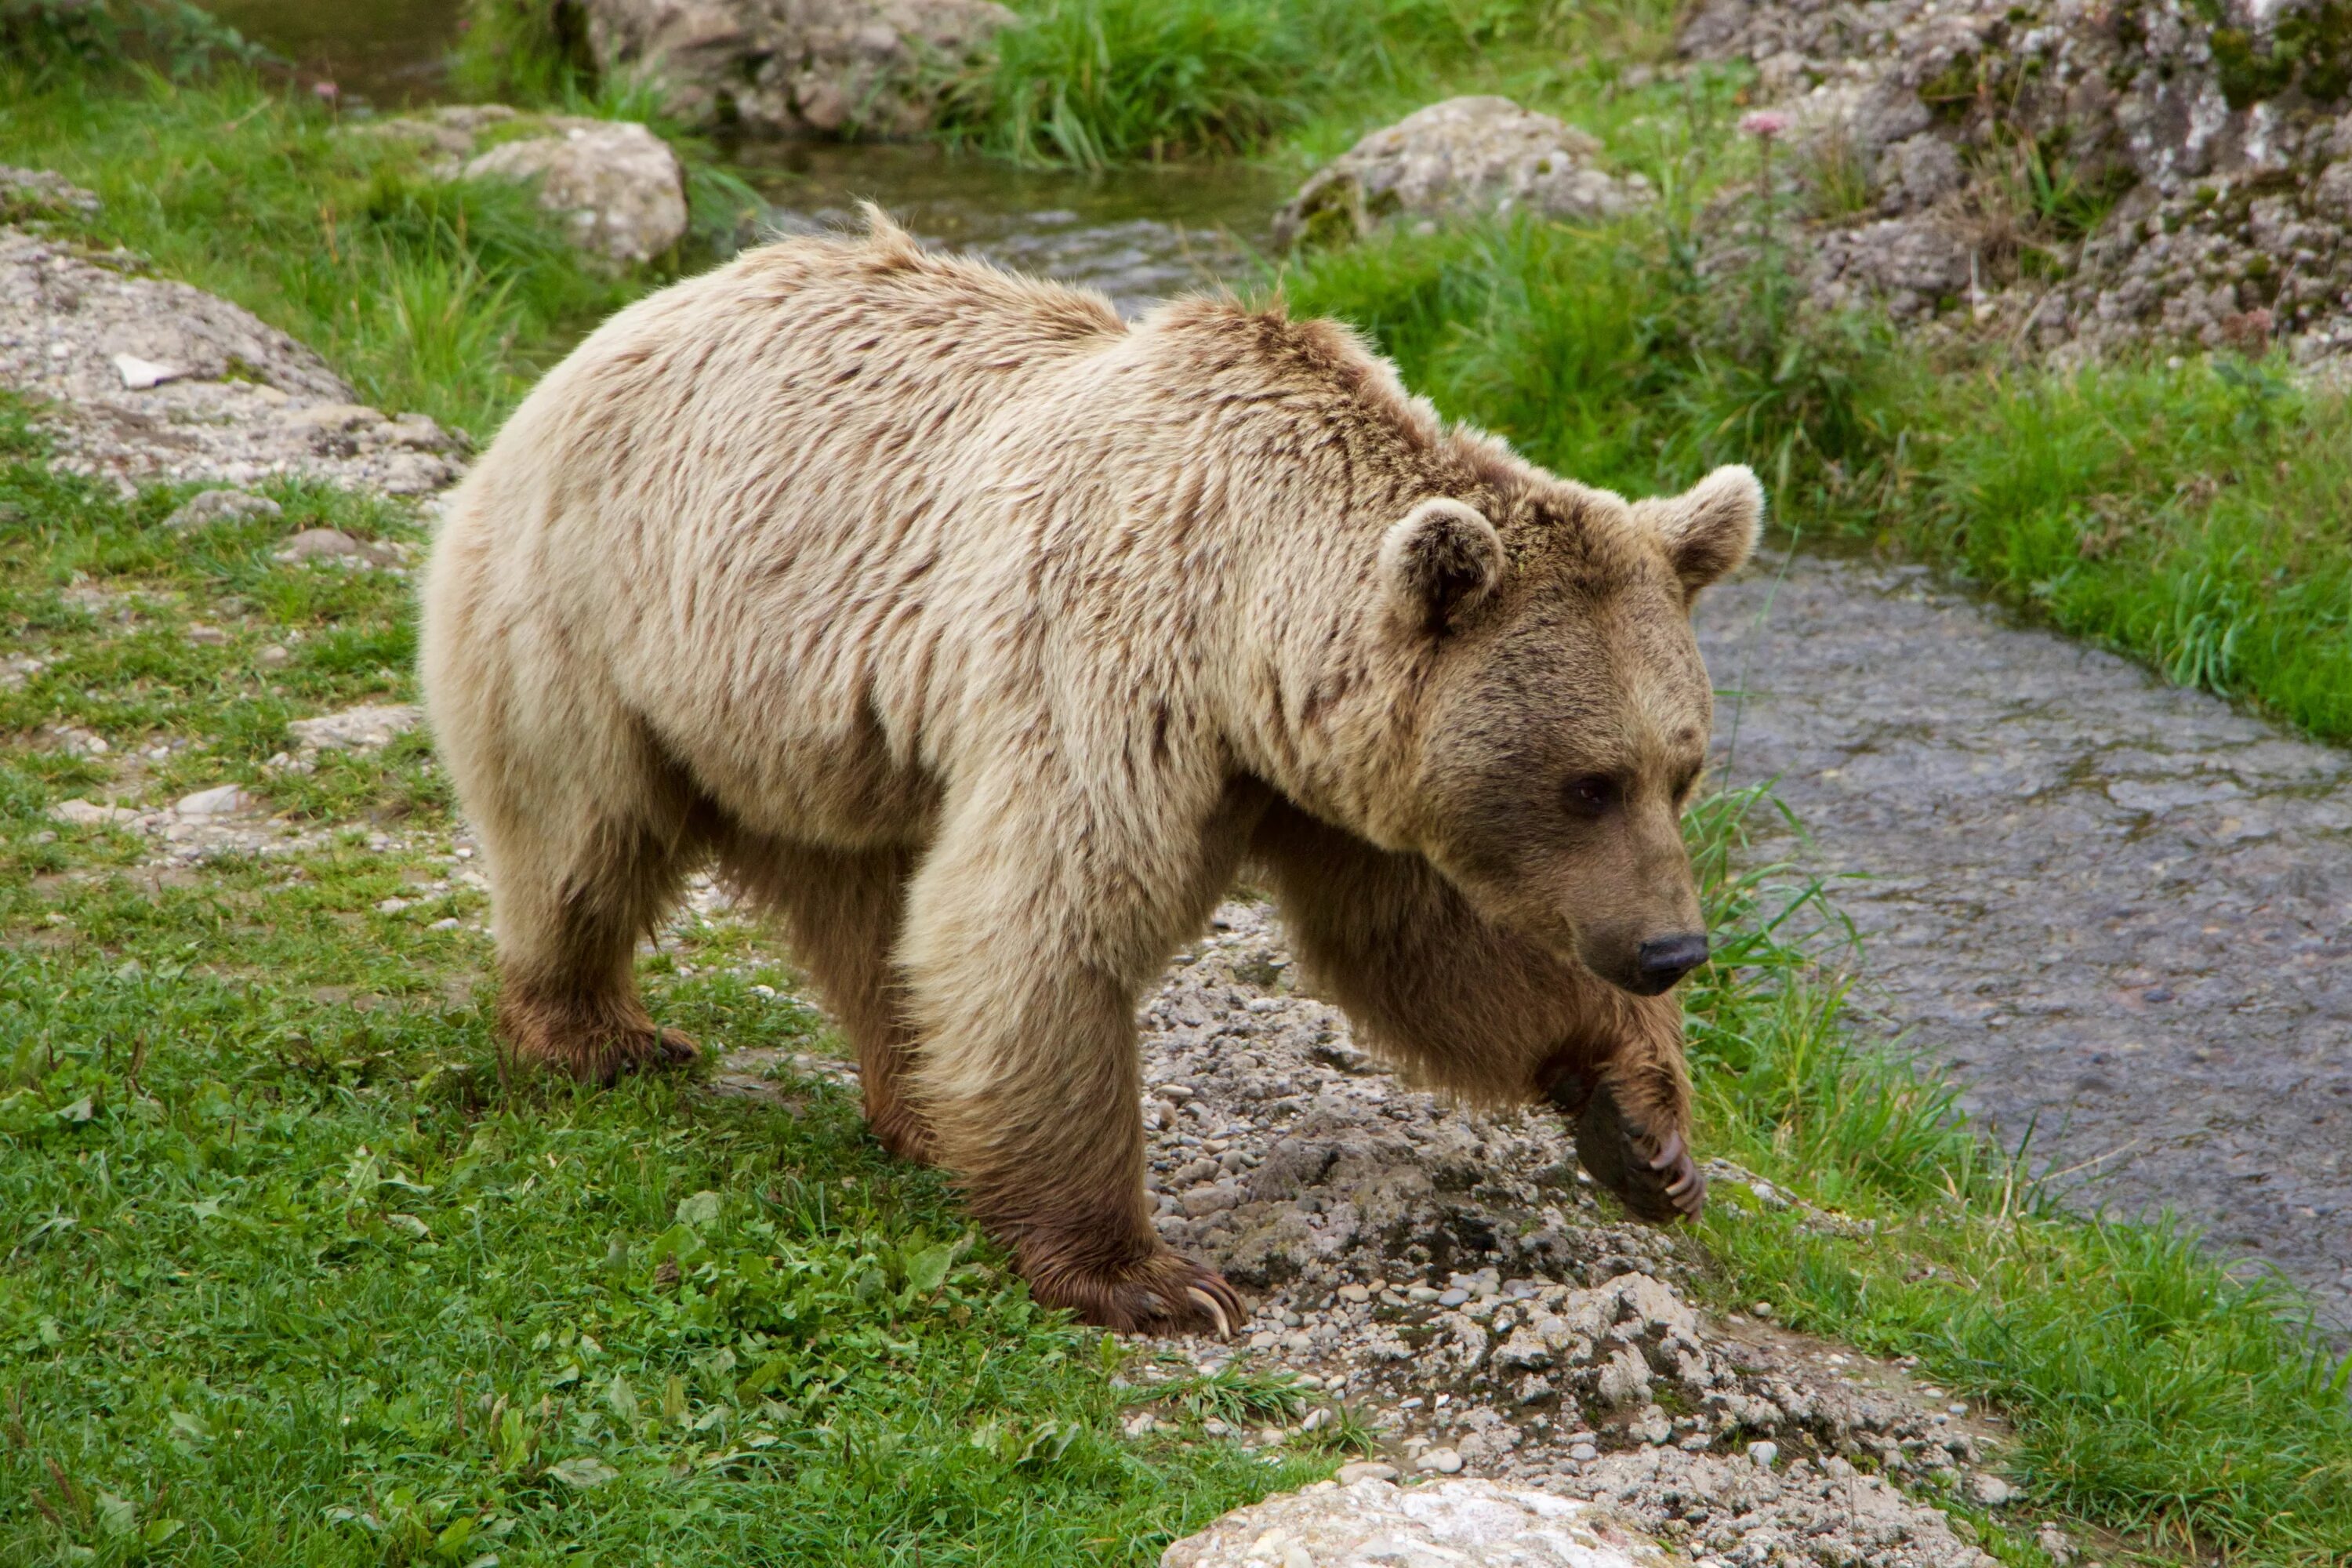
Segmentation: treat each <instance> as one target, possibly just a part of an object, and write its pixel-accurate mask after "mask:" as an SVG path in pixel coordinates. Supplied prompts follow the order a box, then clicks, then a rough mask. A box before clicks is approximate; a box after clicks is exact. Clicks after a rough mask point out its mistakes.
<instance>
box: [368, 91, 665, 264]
mask: <svg viewBox="0 0 2352 1568" xmlns="http://www.w3.org/2000/svg"><path fill="white" fill-rule="evenodd" d="M350 134H352V135H359V136H367V137H372V138H375V139H379V140H385V141H395V142H405V143H407V144H409V145H410V146H412V147H415V148H416V149H417V150H418V151H420V152H422V153H425V158H426V162H425V168H426V171H427V172H428V173H429V174H432V175H434V176H435V177H436V178H438V179H444V180H457V179H467V180H483V179H503V180H520V181H522V182H524V183H526V184H531V185H533V186H534V187H535V188H536V189H537V191H538V197H539V205H541V206H542V207H544V208H546V209H547V210H548V211H549V212H551V213H555V214H557V215H559V216H562V219H563V228H564V234H565V236H566V237H568V238H569V239H570V240H571V241H572V244H573V245H575V246H577V247H579V248H580V249H582V250H583V251H586V252H587V253H588V254H589V255H591V256H593V257H595V258H598V259H599V260H600V261H603V262H604V263H605V264H607V265H609V266H611V267H614V268H628V267H635V266H640V265H643V264H644V263H646V262H648V261H653V260H656V259H657V258H661V257H664V256H667V255H668V254H669V253H670V251H671V250H672V249H673V248H674V247H676V246H677V243H678V241H679V240H681V239H683V238H685V237H686V228H687V216H688V214H687V197H686V172H685V170H684V169H683V168H682V167H681V166H680V165H679V163H678V161H677V153H673V152H672V151H670V147H669V143H668V142H664V141H663V140H662V139H661V138H660V137H658V136H656V135H655V134H654V133H653V132H651V131H649V130H647V129H646V127H645V126H643V125H640V124H637V123H635V121H625V120H594V119H589V118H586V117H583V116H581V115H576V114H534V113H525V112H523V111H522V110H516V109H512V108H509V106H508V105H506V104H503V103H455V104H447V105H444V106H443V107H441V108H438V109H434V110H427V111H425V112H424V113H419V114H404V115H401V116H399V117H397V118H395V119H391V120H378V121H366V122H363V123H362V124H360V125H356V126H354V127H352V131H351V132H350Z"/></svg>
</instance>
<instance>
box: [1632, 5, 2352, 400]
mask: <svg viewBox="0 0 2352 1568" xmlns="http://www.w3.org/2000/svg"><path fill="white" fill-rule="evenodd" d="M1679 47H1680V49H1681V52H1682V53H1683V54H1684V55H1685V57H1686V58H1689V59H1691V60H1695V61H1727V60H1744V61H1746V62H1748V64H1750V65H1752V66H1753V67H1754V68H1755V69H1756V71H1757V73H1758V78H1759V86H1760V88H1761V90H1762V95H1763V96H1764V97H1765V98H1766V99H1767V100H1769V101H1770V102H1772V103H1774V104H1775V105H1777V106H1779V107H1780V108H1782V109H1784V110H1786V111H1787V116H1788V118H1789V119H1790V121H1793V123H1794V127H1795V129H1794V133H1793V134H1792V136H1791V137H1790V152H1791V153H1793V154H1794V155H1793V156H1792V157H1790V158H1789V159H1787V160H1785V171H1786V173H1787V174H1788V175H1789V183H1790V186H1791V187H1792V188H1793V194H1795V195H1799V196H1800V197H1802V196H1803V195H1806V194H1807V192H1806V191H1805V188H1804V187H1805V185H1806V184H1807V176H1808V174H1818V172H1819V171H1820V170H1821V169H1822V167H1823V166H1824V165H1825V164H1828V163H1837V164H1839V165H1842V166H1844V167H1847V168H1850V169H1852V170H1853V172H1854V173H1855V174H1858V176H1859V178H1860V181H1861V183H1862V184H1863V190H1862V192H1861V193H1860V197H1861V199H1859V200H1858V201H1848V202H1846V203H1844V204H1843V208H1842V210H1825V207H1824V204H1822V202H1820V201H1819V200H1818V199H1816V200H1815V201H1814V202H1813V204H1812V208H1813V210H1812V211H1811V213H1810V214H1808V215H1806V216H1805V218H1804V221H1805V223H1806V226H1807V228H1808V229H1809V233H1808V236H1807V239H1808V243H1807V244H1805V245H1802V246H1789V247H1783V248H1782V254H1783V255H1785V256H1792V257H1795V258H1799V262H1800V265H1801V268H1802V271H1803V275H1804V282H1805V284H1806V286H1807V289H1808V290H1809V292H1810V294H1811V298H1812V299H1813V300H1814V301H1815V302H1816V303H1817V304H1819V305H1822V306H1824V307H1828V308H1839V307H1843V306H1847V305H1852V304H1855V303H1860V302H1863V301H1864V300H1872V301H1877V302H1881V303H1884V304H1885V305H1886V306H1887V307H1888V308H1889V309H1890V310H1892V311H1893V312H1894V313H1895V315H1896V316H1897V317H1898V318H1917V319H1922V320H1925V319H1931V318H1934V319H1943V320H1947V321H1951V322H1954V323H1955V324H1958V325H1960V326H1963V327H1965V328H1970V329H1979V330H1982V331H1988V332H1991V333H1997V334H1999V335H2000V336H2001V337H2002V338H2004V339H2005V340H2008V341H2013V342H2021V343H2024V344H2030V345H2032V346H2034V347H2037V348H2040V349H2042V350H2044V351H2049V352H2059V351H2063V352H2064V353H2070V354H2076V355H2079V354H2083V353H2092V352H2095V351H2097V350H2100V349H2104V348H2111V347H2116V346H2120V345H2123V344H2126V343H2135V342H2149V341H2156V342H2185V343H2194V344H2201V345H2204V346H2207V347H2220V346H2223V345H2229V344H2234V345H2238V346H2242V347H2248V348H2253V347H2259V346H2262V345H2264V344H2267V343H2268V342H2272V341H2273V340H2277V341H2283V342H2285V343H2286V344H2287V346H2288V347H2289V348H2290V350H2291V351H2292V352H2293V353H2294V355H2295V357H2296V358H2297V359H2299V360H2302V361H2305V362H2315V361H2319V360H2323V359H2328V358H2331V357H2334V356H2336V355H2338V354H2341V353H2345V352H2346V351H2347V350H2352V318H2347V305H2352V245H2347V243H2346V242H2345V219H2346V209H2347V205H2352V172H2347V159H2352V114H2347V107H2352V105H2347V90H2352V12H2347V9H2346V7H2345V6H2344V5H2342V4H2341V3H2340V0H2281V3H2278V4H2260V3H2257V0H2143V3H2140V4H2126V5H2111V6H2094V5H2081V4H2076V3H2074V0H2026V3H2023V4H2013V3H2011V0H1958V4H1950V3H1945V4H1931V3H1929V0H1880V3H1878V4H1874V5H1854V4H1850V3H1845V0H1707V3H1706V4H1705V5H1701V6H1700V7H1698V9H1697V10H1696V11H1695V12H1694V13H1693V14H1692V15H1691V16H1690V17H1689V19H1688V20H1687V21H1686V22H1685V26H1684V27H1683V29H1682V32H1681V35H1680V40H1679ZM1812 194H1813V195H1816V196H1818V191H1815V192H1813V193H1812ZM1746 199H1748V198H1747V197H1746V195H1744V194H1743V193H1742V192H1740V191H1738V189H1735V190H1734V191H1733V193H1732V194H1731V195H1728V196H1727V198H1726V200H1725V204H1724V205H1723V207H1722V208H1721V209H1719V216H1722V217H1724V218H1725V219H1726V220H1727V221H1724V222H1722V223H1719V224H1717V232H1718V234H1719V235H1723V236H1727V237H1731V244H1730V245H1729V246H1728V247H1722V246H1718V256H1717V264H1718V266H1732V265H1737V264H1738V252H1739V251H1740V250H1741V248H1742V242H1741V241H1740V240H1739V238H1738V236H1739V234H1740V230H1741V224H1740V220H1739V218H1738V214H1737V211H1736V209H1737V207H1738V204H1739V203H1740V202H1741V201H1743V200H1746ZM1747 248H1748V249H1749V250H1752V245H1750V246H1748V247H1747ZM1726 250H1728V251H1729V252H1730V253H1731V254H1724V252H1725V251H1726Z"/></svg>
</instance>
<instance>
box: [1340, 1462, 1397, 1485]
mask: <svg viewBox="0 0 2352 1568" xmlns="http://www.w3.org/2000/svg"><path fill="white" fill-rule="evenodd" d="M1394 1479H1397V1468H1396V1467H1395V1466H1394V1465H1390V1464H1383V1463H1382V1462H1381V1461H1380V1460H1378V1459H1359V1460H1357V1461H1356V1462H1355V1463H1353V1464H1349V1465H1342V1466H1340V1467H1339V1484H1340V1485H1341V1486H1343V1487H1351V1486H1354V1485H1355V1484H1356V1483H1357V1482H1358V1481H1392V1480H1394Z"/></svg>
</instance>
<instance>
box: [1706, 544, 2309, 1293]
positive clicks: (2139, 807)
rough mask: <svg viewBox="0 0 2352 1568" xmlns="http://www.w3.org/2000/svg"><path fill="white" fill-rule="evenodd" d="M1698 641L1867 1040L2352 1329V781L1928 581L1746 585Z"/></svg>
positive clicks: (2194, 699) (2097, 1198)
mask: <svg viewBox="0 0 2352 1568" xmlns="http://www.w3.org/2000/svg"><path fill="white" fill-rule="evenodd" d="M1698 618H1699V622H1700V630H1701V643H1702V646H1703V647H1704V649H1705V651H1706V658H1707V662H1708V666H1709V668H1711V669H1712V670H1713V671H1714V674H1715V679H1716V684H1717V688H1718V689H1721V690H1723V691H1724V692H1725V694H1726V695H1725V696H1724V697H1723V698H1722V699H1721V700H1720V701H1719V703H1718V714H1717V741H1718V744H1719V748H1720V751H1721V752H1722V754H1723V755H1724V756H1725V757H1727V759H1728V765H1727V768H1726V770H1725V772H1726V773H1727V775H1728V777H1729V778H1730V779H1731V780H1732V781H1735V782H1748V781H1755V780H1762V779H1777V780H1778V781H1779V786H1778V787H1779V793H1780V796H1781V798H1782V799H1783V800H1784V801H1785V802H1786V803H1787V804H1788V805H1789V806H1790V808H1791V809H1792V810H1793V812H1794V813H1795V815H1796V816H1797V818H1798V820H1799V821H1800V822H1801V823H1802V824H1803V825H1804V827H1805V828H1806V830H1807V832H1808V834H1809V835H1810V838H1809V840H1798V839H1795V838H1791V837H1780V838H1778V839H1773V840H1767V841H1764V842H1761V843H1759V846H1758V852H1759V854H1763V855H1767V856H1770V857H1773V858H1784V859H1786V860H1788V861H1790V862H1791V863H1793V865H1795V866H1796V867H1797V868H1801V869H1802V870H1804V871H1807V872H1813V873H1818V874H1821V875H1824V876H1829V877H1833V878H1837V879H1840V880H1839V881H1838V883H1837V885H1836V892H1835V899H1836V901H1837V903H1838V905H1839V907H1840V908H1842V909H1843V910H1845V912H1846V913H1847V914H1848V915H1850V916H1851V917H1852V919H1853V921H1854V924H1855V925H1856V926H1857V927H1858V928H1859V929H1860V931H1861V933H1862V937H1863V970H1862V974H1863V984H1862V986H1861V987H1860V989H1859V1000H1860V1001H1861V1003H1862V1004H1863V1013H1864V1016H1865V1017H1866V1018H1868V1019H1869V1020H1871V1021H1872V1022H1873V1023H1874V1025H1875V1026H1877V1027H1879V1028H1880V1029H1882V1030H1884V1031H1885V1033H1886V1034H1888V1035H1889V1036H1890V1037H1893V1036H1902V1037H1905V1038H1906V1039H1907V1040H1908V1041H1909V1042H1910V1043H1911V1044H1912V1045H1914V1046H1916V1047H1917V1048H1918V1050H1919V1051H1920V1052H1921V1053H1923V1055H1924V1057H1925V1058H1926V1059H1927V1061H1929V1062H1930V1063H1932V1064H1934V1065H1936V1066H1938V1067H1941V1068H1945V1069H1946V1070H1948V1072H1949V1073H1950V1074H1951V1075H1952V1076H1953V1077H1954V1078H1955V1079H1958V1081H1959V1082H1960V1083H1961V1084H1962V1085H1964V1086H1965V1089H1966V1103H1967V1105H1968V1106H1969V1110H1971V1111H1972V1112H1973V1113H1975V1114H1977V1115H1979V1116H1980V1117H1982V1118H1984V1119H1985V1120H1986V1121H1989V1122H1990V1124H1991V1125H1992V1127H1993V1128H1994V1129H1995V1130H1996V1131H1998V1132H1999V1133H2000V1136H2001V1137H2003V1138H2004V1139H2006V1140H2008V1141H2009V1142H2011V1143H2015V1142H2019V1141H2021V1140H2022V1139H2024V1138H2025V1137H2026V1135H2027V1133H2028V1131H2031V1133H2032V1142H2031V1145H2030V1152H2031V1156H2032V1162H2033V1163H2034V1164H2035V1165H2036V1166H2037V1167H2041V1168H2043V1169H2045V1170H2047V1171H2049V1172H2051V1173H2053V1175H2054V1176H2055V1177H2056V1179H2057V1180H2058V1181H2059V1183H2060V1184H2062V1185H2063V1187H2064V1188H2065V1189H2066V1190H2067V1192H2068V1194H2069V1197H2070V1201H2072V1202H2074V1203H2076V1204H2078V1205H2081V1206H2084V1207H2085V1208H2090V1207H2105V1208H2107V1209H2109V1210H2111V1211H2114V1212H2116V1213H2120V1214H2125V1215H2154V1214H2156V1213H2158V1212H2159V1211H2161V1210H2164V1209H2166V1208H2170V1209H2173V1210H2175V1211H2177V1212H2178V1213H2179V1214H2180V1215H2182V1216H2183V1217H2185V1218H2186V1219H2187V1220H2189V1222H2190V1223H2192V1224H2193V1225H2195V1226H2199V1227H2200V1228H2201V1229H2203V1230H2204V1231H2205V1232H2206V1234H2207V1235H2208V1237H2210V1240H2211V1242H2212V1243H2213V1245H2215V1246H2216V1247H2220V1248H2221V1249H2222V1250H2224V1251H2225V1252H2227V1253H2228V1254H2230V1255H2231V1256H2232V1257H2234V1258H2242V1259H2244V1260H2246V1262H2247V1263H2248V1264H2249V1265H2250V1266H2252V1267H2257V1268H2259V1267H2264V1266H2267V1267H2270V1268H2276V1269H2277V1270H2278V1271H2279V1272H2280V1273H2282V1274H2284V1276H2285V1277H2287V1278H2288V1279H2292V1280H2294V1281H2295V1282H2297V1283H2299V1284H2301V1285H2302V1286H2304V1287H2305V1288H2307V1289H2309V1290H2310V1291H2311V1292H2312V1293H2313V1295H2314V1297H2315V1301H2316V1304H2317V1306H2318V1309H2319V1310H2320V1312H2321V1314H2322V1318H2323V1321H2324V1322H2325V1323H2326V1325H2327V1326H2328V1327H2329V1329H2330V1330H2331V1331H2333V1332H2334V1333H2336V1334H2337V1335H2339V1336H2340V1335H2343V1334H2345V1333H2347V1331H2352V1057H2347V1053H2346V1051H2345V1044H2346V1040H2347V1029H2348V1028H2352V964H2347V958H2352V758H2347V754H2346V753H2344V752H2338V751H2335V750H2332V749H2330V748H2328V747H2325V746H2319V745H2314V744H2312V743H2310V742H2304V741H2300V740H2297V739H2295V738H2294V737H2293V736H2292V735H2290V734H2288V733H2286V732H2284V731H2281V730H2279V729H2277V728H2276V727H2274V726H2272V725H2270V724H2267V723H2264V722H2263V721H2259V720H2256V719H2253V718H2251V717H2248V716H2247V715H2245V714H2243V713H2241V712H2238V711H2236V710H2233V709H2232V708H2231V706H2230V705H2229V704H2228V703H2226V702H2223V701H2221V700H2218V699H2215V698H2211V697H2207V696H2203V695H2200V694H2199V693H2196V692H2192V691H2184V690H2181V689H2179V688H2177V687H2171V686H2168V685H2165V684H2164V683H2162V682H2161V681H2159V680H2158V679H2156V678H2154V677H2152V676H2150V675H2148V674H2147V672H2145V671H2144V670H2142V669H2140V668H2138V667H2137V666H2136V665H2132V664H2129V663H2126V661H2125V660H2123V659H2121V658H2116V657H2115V656H2113V655H2110V654H2106V653H2102V652H2099V651H2097V650H2095V649H2093V648H2089V647H2084V646H2083V645H2081V644H2079V643H2075V642H2072V641H2069V640H2067V639H2066V638H2064V637H2059V636H2057V635H2055V634H2053V633H2050V632H2046V631H2042V630H2038V629H2032V628H2029V627H2021V626H2015V625H2011V624H2010V623H2009V622H2007V621H2006V620H2005V619H2004V618H2003V617H2002V616H2000V614H1998V613H1997V612H1994V611H1991V610H1988V609H1986V608H1984V607H1983V606H1981V605H1978V604H1976V603H1974V602H1972V601H1971V600H1969V598H1967V597H1966V596H1964V595H1961V594H1958V593H1957V592H1954V591H1951V590H1949V589H1947V588H1944V587H1939V586H1938V585H1937V584H1936V583H1935V582H1934V581H1933V580H1932V579H1931V578H1930V577H1929V576H1928V574H1927V573H1926V571H1925V570H1924V569H1922V568H1918V567H1900V566H1884V565H1877V564H1872V563H1861V562H1846V561H1835V560H1824V559H1818V558H1813V557H1805V556H1801V557H1798V558H1796V559H1794V560H1793V561H1790V562H1787V563H1763V565H1762V566H1761V567H1760V568H1759V569H1751V572H1750V574H1748V576H1747V577H1745V578H1743V579H1742V580H1741V581H1739V582H1738V583H1735V584H1728V585H1727V586H1725V587H1722V588H1719V589H1717V590H1716V591H1715V592H1713V593H1711V594H1710V595H1707V597H1706V599H1704V600H1702V601H1701V603H1700V606H1699V617H1698ZM1740 689H1744V691H1745V699H1744V700H1741V699H1740V697H1739V696H1738V692H1739V690H1740Z"/></svg>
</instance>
